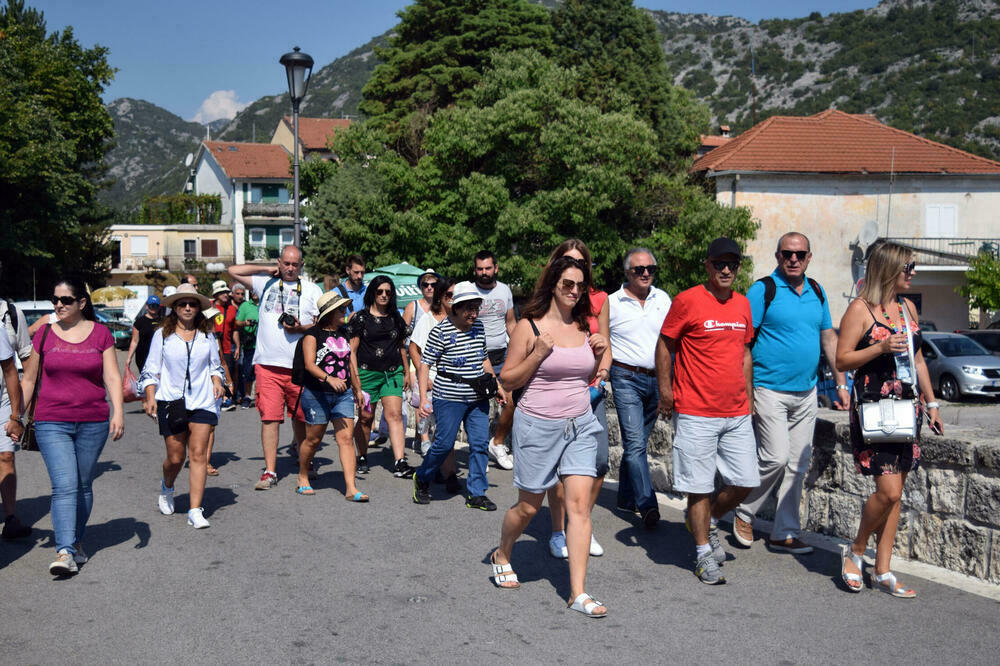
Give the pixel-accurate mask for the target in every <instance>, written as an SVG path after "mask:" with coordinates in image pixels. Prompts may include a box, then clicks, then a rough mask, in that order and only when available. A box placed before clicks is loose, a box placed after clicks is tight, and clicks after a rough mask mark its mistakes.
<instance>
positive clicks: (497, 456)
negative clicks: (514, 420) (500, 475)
mask: <svg viewBox="0 0 1000 666" xmlns="http://www.w3.org/2000/svg"><path fill="white" fill-rule="evenodd" d="M486 451H487V452H488V453H489V456H490V458H492V459H493V460H495V461H496V463H497V466H499V467H501V468H502V469H514V459H513V458H511V456H510V454H509V453H507V447H506V446H504V445H503V444H494V443H493V440H492V439H491V440H490V443H489V444H488V445H487V446H486Z"/></svg>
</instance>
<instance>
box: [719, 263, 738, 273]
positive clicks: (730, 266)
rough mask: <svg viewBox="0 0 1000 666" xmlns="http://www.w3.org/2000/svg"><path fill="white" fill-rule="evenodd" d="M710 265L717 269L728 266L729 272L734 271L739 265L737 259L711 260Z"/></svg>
mask: <svg viewBox="0 0 1000 666" xmlns="http://www.w3.org/2000/svg"><path fill="white" fill-rule="evenodd" d="M712 266H713V267H714V268H715V270H717V271H721V270H725V269H727V268H728V269H729V271H730V272H731V273H735V272H736V270H737V269H738V268H739V267H740V262H738V261H713V262H712Z"/></svg>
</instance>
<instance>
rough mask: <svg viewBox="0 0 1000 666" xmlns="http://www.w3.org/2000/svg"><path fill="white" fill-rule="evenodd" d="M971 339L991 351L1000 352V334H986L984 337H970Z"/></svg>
mask: <svg viewBox="0 0 1000 666" xmlns="http://www.w3.org/2000/svg"><path fill="white" fill-rule="evenodd" d="M969 337H970V338H972V339H973V340H975V341H976V342H978V343H979V344H981V345H982V346H984V347H986V348H987V349H989V350H990V351H993V352H1000V333H985V334H982V335H970V336H969Z"/></svg>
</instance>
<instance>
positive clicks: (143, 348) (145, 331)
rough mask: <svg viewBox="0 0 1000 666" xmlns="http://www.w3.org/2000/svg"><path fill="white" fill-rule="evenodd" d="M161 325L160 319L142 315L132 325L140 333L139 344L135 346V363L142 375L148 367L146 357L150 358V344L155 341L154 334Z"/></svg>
mask: <svg viewBox="0 0 1000 666" xmlns="http://www.w3.org/2000/svg"><path fill="white" fill-rule="evenodd" d="M160 323H161V321H160V320H159V319H150V318H149V317H147V316H146V315H145V314H141V315H139V316H138V317H136V320H135V323H133V324H132V325H133V326H135V330H137V331H139V343H138V344H137V345H136V346H135V363H136V367H138V368H139V372H140V373H141V372H142V368H143V367H144V366H145V365H146V357H147V356H149V344H150V343H151V342H152V341H153V333H156V329H158V328H159V327H160Z"/></svg>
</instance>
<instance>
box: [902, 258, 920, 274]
mask: <svg viewBox="0 0 1000 666" xmlns="http://www.w3.org/2000/svg"><path fill="white" fill-rule="evenodd" d="M915 270H917V262H915V261H911V262H910V263H908V264H903V272H904V273H906V274H907V275H912V274H913V271H915Z"/></svg>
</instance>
